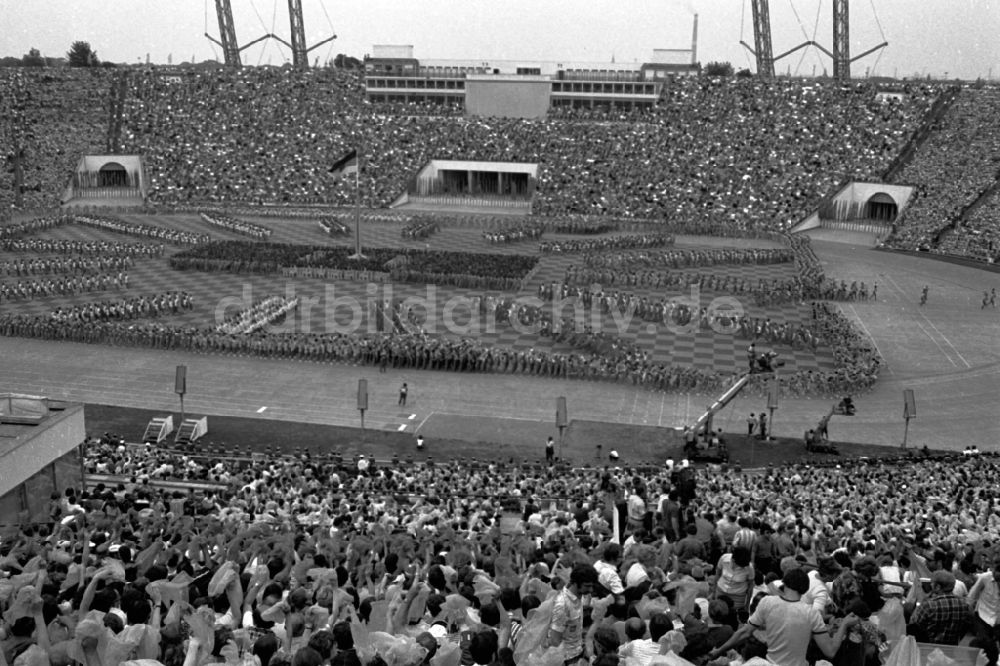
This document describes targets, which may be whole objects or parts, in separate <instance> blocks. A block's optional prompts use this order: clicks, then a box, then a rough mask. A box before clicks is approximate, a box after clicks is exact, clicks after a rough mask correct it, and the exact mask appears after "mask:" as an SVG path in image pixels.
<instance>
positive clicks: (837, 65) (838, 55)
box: [832, 0, 851, 79]
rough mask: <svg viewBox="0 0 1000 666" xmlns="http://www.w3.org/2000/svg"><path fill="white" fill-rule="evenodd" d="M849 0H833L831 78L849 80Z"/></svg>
mask: <svg viewBox="0 0 1000 666" xmlns="http://www.w3.org/2000/svg"><path fill="white" fill-rule="evenodd" d="M850 8H851V3H850V0H833V54H832V56H833V78H835V79H849V78H851V20H850Z"/></svg>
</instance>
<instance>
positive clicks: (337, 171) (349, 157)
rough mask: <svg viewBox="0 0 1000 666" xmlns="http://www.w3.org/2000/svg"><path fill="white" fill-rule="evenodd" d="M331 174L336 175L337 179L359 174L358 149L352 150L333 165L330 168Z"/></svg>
mask: <svg viewBox="0 0 1000 666" xmlns="http://www.w3.org/2000/svg"><path fill="white" fill-rule="evenodd" d="M330 173H332V174H333V175H334V177H335V178H339V177H341V176H347V175H350V174H352V173H353V174H357V173H358V151H357V150H356V149H351V150H350V151H348V153H347V154H345V155H344V156H343V157H341V158H340V159H339V160H337V161H336V162H334V163H333V166H331V167H330Z"/></svg>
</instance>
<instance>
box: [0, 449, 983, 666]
mask: <svg viewBox="0 0 1000 666" xmlns="http://www.w3.org/2000/svg"><path fill="white" fill-rule="evenodd" d="M84 465H85V467H86V469H87V471H88V472H89V473H90V474H99V475H105V476H104V477H103V478H106V479H108V478H114V479H118V480H113V481H107V483H106V484H105V483H103V482H102V483H96V482H92V483H91V485H90V487H88V489H86V490H81V489H73V488H69V489H65V490H64V491H62V492H59V493H56V494H54V495H53V496H52V500H51V502H50V506H49V515H48V520H47V521H46V522H44V523H41V524H31V525H23V526H22V527H21V528H20V529H19V531H17V533H16V534H8V535H5V537H4V539H3V541H2V542H0V571H2V572H3V574H4V578H3V579H2V580H0V606H2V608H0V610H2V611H3V619H4V621H3V624H2V630H0V631H2V639H0V659H2V660H3V661H4V662H5V663H6V664H8V665H10V666H20V665H21V664H32V665H34V664H46V663H48V664H83V665H85V666H95V665H98V664H100V665H105V664H106V665H108V666H111V665H112V664H122V663H129V664H130V666H131V665H132V664H133V663H135V664H143V666H150V665H151V664H152V663H155V662H154V661H146V662H142V661H137V662H133V661H130V660H141V659H147V660H155V661H156V662H159V663H162V664H166V665H167V666H174V665H178V666H179V665H180V664H185V666H202V665H206V664H231V665H234V666H235V665H240V666H247V665H249V664H260V665H261V666H275V665H284V664H293V665H320V664H335V665H338V666H348V665H350V666H362V665H363V666H423V665H425V664H433V665H435V666H458V665H459V664H461V665H464V666H471V665H472V664H479V665H482V666H488V665H496V666H501V665H506V666H509V665H511V664H517V666H521V665H522V664H524V665H532V666H559V665H560V664H574V665H576V664H580V665H582V664H594V665H596V666H651V665H653V664H669V665H671V666H676V665H678V664H681V665H683V664H687V663H693V664H698V665H702V664H713V665H714V664H727V665H729V664H733V663H736V664H739V663H746V664H755V663H772V664H779V665H781V666H799V665H801V664H806V663H812V662H813V661H816V660H818V659H827V660H829V661H830V663H833V664H836V665H838V666H839V665H841V664H843V665H844V666H857V665H864V664H879V663H883V662H884V660H885V659H886V658H887V657H888V656H889V655H890V654H892V655H893V658H894V659H896V658H897V657H900V656H901V653H902V652H904V651H905V650H906V649H907V648H909V647H912V646H909V644H908V643H907V642H906V638H905V637H906V636H907V635H909V636H912V637H914V638H917V639H918V640H920V641H923V642H930V643H937V644H940V645H942V646H953V645H956V644H959V643H968V642H969V641H970V640H971V642H972V644H973V645H975V646H977V647H980V648H982V649H984V650H985V652H986V654H987V655H988V658H989V659H990V660H991V662H990V663H996V658H997V642H996V639H997V636H996V633H995V631H994V626H993V625H994V623H995V619H996V617H997V613H998V611H1000V598H998V595H997V593H996V582H995V580H994V576H995V575H1000V559H998V558H997V548H996V544H997V543H998V542H1000V513H998V511H997V500H998V495H997V493H996V491H995V490H994V489H993V487H992V484H991V483H990V480H991V479H992V478H993V477H994V476H995V475H996V474H997V473H998V472H1000V465H998V462H997V460H996V459H995V458H993V457H990V456H975V457H963V458H961V459H959V458H955V459H948V460H935V459H922V460H918V459H909V460H906V461H905V462H904V461H884V462H876V461H855V462H847V461H844V462H842V464H841V465H840V466H837V467H808V466H801V465H799V466H787V467H781V468H776V469H772V468H769V469H767V470H764V471H763V472H761V473H759V474H743V473H740V472H738V471H733V470H721V469H710V470H698V471H696V470H694V468H692V467H689V466H687V465H686V463H681V464H680V465H676V466H675V465H674V464H673V463H672V462H671V461H667V465H666V466H664V467H662V468H659V469H645V470H644V471H642V472H639V471H637V470H632V469H624V470H623V469H622V468H604V469H583V470H575V471H574V472H573V473H569V472H568V470H565V469H561V468H559V467H545V468H541V467H527V466H525V467H522V466H518V465H515V464H513V463H511V464H502V463H496V462H494V463H490V464H485V463H484V464H480V465H469V464H448V465H444V466H434V465H430V464H428V465H412V464H395V463H394V464H377V463H375V462H374V461H372V460H369V459H366V458H364V457H363V456H362V457H360V458H359V459H358V460H357V462H356V464H355V463H347V464H343V463H340V464H338V463H334V462H332V461H330V460H327V459H322V460H321V459H311V458H309V457H302V456H296V457H294V458H291V457H271V458H267V459H264V460H257V461H256V462H254V463H252V464H251V462H250V461H249V460H235V459H212V458H207V457H202V456H200V455H198V454H196V453H194V452H190V453H185V452H173V451H167V450H159V449H156V448H147V447H138V446H128V445H124V444H118V443H110V444H99V443H97V442H93V443H92V444H91V445H90V446H88V447H87V449H86V452H85V461H84ZM108 475H110V476H108ZM167 480H173V481H180V480H185V481H187V482H200V483H201V484H202V485H201V487H203V488H207V489H206V490H192V491H183V490H180V491H178V490H169V489H165V488H166V487H165V486H163V485H162V482H164V481H167ZM174 487H176V486H174ZM900 645H902V647H900ZM755 658H757V659H758V661H754V659H755ZM760 658H767V659H768V660H769V661H768V662H762V661H759V659H760ZM681 659H684V660H687V661H681ZM893 663H899V664H908V665H909V664H912V663H919V662H912V661H906V660H897V661H894V662H893ZM944 663H947V662H944Z"/></svg>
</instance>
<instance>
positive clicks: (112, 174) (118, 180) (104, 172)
mask: <svg viewBox="0 0 1000 666" xmlns="http://www.w3.org/2000/svg"><path fill="white" fill-rule="evenodd" d="M97 176H98V178H97V185H98V187H126V186H127V185H128V172H127V171H125V167H123V166H122V165H121V164H119V163H118V162H108V163H107V164H105V165H103V166H102V167H101V168H100V170H99V171H98V172H97Z"/></svg>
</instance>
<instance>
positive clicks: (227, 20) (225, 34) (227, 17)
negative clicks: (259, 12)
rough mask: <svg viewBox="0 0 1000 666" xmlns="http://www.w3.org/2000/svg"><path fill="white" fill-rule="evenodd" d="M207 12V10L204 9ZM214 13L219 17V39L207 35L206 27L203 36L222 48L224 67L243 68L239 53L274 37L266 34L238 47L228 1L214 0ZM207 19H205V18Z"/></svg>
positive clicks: (231, 10) (231, 9)
mask: <svg viewBox="0 0 1000 666" xmlns="http://www.w3.org/2000/svg"><path fill="white" fill-rule="evenodd" d="M206 12H207V9H206ZM215 13H216V15H217V16H218V17H219V38H220V39H216V38H215V37H212V35H210V34H208V31H207V30H208V27H207V26H206V32H205V36H206V37H208V39H209V41H211V42H214V43H215V44H218V45H219V46H221V47H222V55H223V59H224V62H225V64H226V67H232V68H233V69H239V68H240V67H242V66H243V63H242V62H240V52H241V51H243V50H244V49H247V48H249V47H251V46H253V45H254V44H256V43H258V42H262V41H264V40H265V39H267V38H269V37H274V35H272V34H270V33H267V34H265V35H264V36H263V37H258V38H257V39H255V40H253V41H252V42H247V43H246V44H244V45H243V46H240V45H239V42H237V41H236V27H235V25H234V24H233V8H232V5H230V3H229V0H215ZM206 19H207V17H206Z"/></svg>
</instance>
